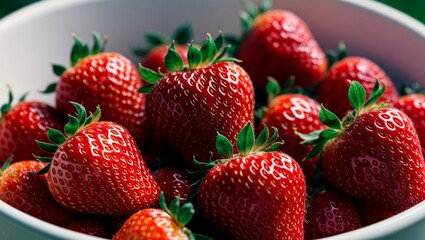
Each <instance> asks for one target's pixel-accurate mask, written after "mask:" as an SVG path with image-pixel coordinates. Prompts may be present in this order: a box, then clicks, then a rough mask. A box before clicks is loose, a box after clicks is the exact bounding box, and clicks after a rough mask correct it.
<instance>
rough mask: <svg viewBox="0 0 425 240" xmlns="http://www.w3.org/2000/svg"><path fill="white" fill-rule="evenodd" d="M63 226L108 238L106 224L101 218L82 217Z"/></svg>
mask: <svg viewBox="0 0 425 240" xmlns="http://www.w3.org/2000/svg"><path fill="white" fill-rule="evenodd" d="M65 228H67V229H69V230H73V231H76V232H80V233H84V234H87V235H91V236H96V237H101V238H109V233H108V228H107V224H106V222H105V220H104V219H102V218H99V217H97V218H95V217H82V218H79V219H75V220H74V221H72V222H70V223H69V224H68V225H66V226H65Z"/></svg>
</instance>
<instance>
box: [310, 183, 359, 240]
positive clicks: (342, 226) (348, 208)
mask: <svg viewBox="0 0 425 240" xmlns="http://www.w3.org/2000/svg"><path fill="white" fill-rule="evenodd" d="M360 227H361V223H360V217H359V213H358V211H357V209H356V207H355V205H354V203H353V202H352V201H351V200H350V198H348V197H347V196H345V195H344V194H342V193H340V192H338V191H336V190H334V189H325V190H323V191H321V192H319V193H318V194H317V195H315V196H313V198H312V199H311V201H310V204H309V207H308V208H307V213H306V218H305V226H304V229H305V239H306V240H310V239H318V238H324V237H329V236H333V235H336V234H340V233H344V232H349V231H352V230H355V229H358V228H360Z"/></svg>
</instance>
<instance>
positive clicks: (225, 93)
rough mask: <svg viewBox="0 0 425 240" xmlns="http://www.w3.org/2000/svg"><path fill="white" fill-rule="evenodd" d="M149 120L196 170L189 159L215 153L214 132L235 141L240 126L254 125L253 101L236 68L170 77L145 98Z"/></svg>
mask: <svg viewBox="0 0 425 240" xmlns="http://www.w3.org/2000/svg"><path fill="white" fill-rule="evenodd" d="M147 109H148V118H149V121H150V122H151V123H152V125H153V126H154V127H155V129H156V131H158V132H159V133H160V134H161V135H162V136H163V137H164V139H166V140H167V141H169V142H170V144H171V145H172V146H173V147H175V148H176V149H177V150H178V151H179V152H180V153H181V155H182V156H183V158H184V159H185V160H186V162H187V163H188V164H189V165H190V166H192V167H194V163H193V156H195V157H196V159H197V160H198V161H202V162H207V161H209V159H210V152H214V154H215V155H214V156H216V157H218V154H217V153H216V151H215V138H214V137H212V136H216V135H217V132H220V133H223V134H224V135H225V136H226V137H227V138H229V139H231V140H232V141H233V142H234V141H235V139H236V136H237V134H238V133H239V131H240V130H241V129H242V127H243V126H244V125H245V124H246V123H247V122H249V121H251V122H252V121H253V109H254V96H253V87H252V82H251V80H250V78H249V76H248V74H247V73H246V72H245V71H244V70H243V69H242V68H241V67H240V66H239V65H237V64H235V63H230V62H222V63H216V64H213V65H211V66H207V67H203V68H197V69H194V70H188V71H185V72H173V73H170V74H167V75H166V76H164V77H163V78H162V79H161V80H159V82H158V83H157V84H156V85H155V86H154V87H153V89H152V92H151V93H150V94H149V97H148V102H147Z"/></svg>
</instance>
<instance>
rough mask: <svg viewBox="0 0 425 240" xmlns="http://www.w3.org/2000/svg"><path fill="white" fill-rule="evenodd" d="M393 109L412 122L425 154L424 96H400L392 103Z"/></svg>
mask: <svg viewBox="0 0 425 240" xmlns="http://www.w3.org/2000/svg"><path fill="white" fill-rule="evenodd" d="M394 107H395V108H397V109H399V110H401V111H402V112H404V113H405V114H406V115H407V116H409V118H410V119H411V120H412V122H413V125H414V126H415V129H416V132H417V133H418V136H419V140H420V141H421V146H422V151H423V152H424V154H425V95H423V94H419V93H415V94H409V95H405V96H402V97H400V98H399V99H398V100H397V101H396V102H395V103H394Z"/></svg>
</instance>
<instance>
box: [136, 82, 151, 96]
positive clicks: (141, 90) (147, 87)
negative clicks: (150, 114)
mask: <svg viewBox="0 0 425 240" xmlns="http://www.w3.org/2000/svg"><path fill="white" fill-rule="evenodd" d="M154 86H155V84H146V85H144V86H142V87H141V88H139V90H137V92H139V93H145V94H148V93H151V92H152V89H153V87H154Z"/></svg>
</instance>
